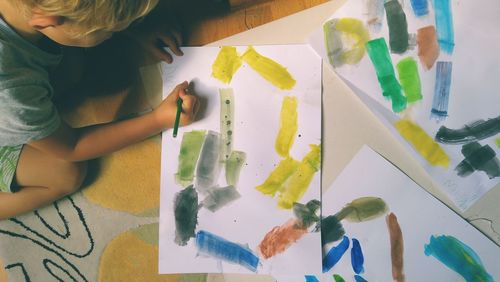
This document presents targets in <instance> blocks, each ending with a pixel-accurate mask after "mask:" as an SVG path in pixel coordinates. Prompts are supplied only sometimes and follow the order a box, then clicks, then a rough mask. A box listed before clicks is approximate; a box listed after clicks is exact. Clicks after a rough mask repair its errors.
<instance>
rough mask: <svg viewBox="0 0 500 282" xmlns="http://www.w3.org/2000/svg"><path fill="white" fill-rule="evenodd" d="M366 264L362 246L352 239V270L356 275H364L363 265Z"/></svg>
mask: <svg viewBox="0 0 500 282" xmlns="http://www.w3.org/2000/svg"><path fill="white" fill-rule="evenodd" d="M364 262H365V258H364V256H363V251H362V250H361V245H360V244H359V241H358V240H357V239H355V238H352V248H351V265H352V270H354V272H355V273H356V274H360V273H363V272H364V271H365V270H364V268H363V263H364Z"/></svg>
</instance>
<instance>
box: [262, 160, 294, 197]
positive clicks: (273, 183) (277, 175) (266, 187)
mask: <svg viewBox="0 0 500 282" xmlns="http://www.w3.org/2000/svg"><path fill="white" fill-rule="evenodd" d="M299 164H300V162H298V161H296V160H294V159H292V158H290V157H288V158H286V159H283V160H281V161H280V162H279V164H278V165H277V166H276V168H275V169H274V170H273V171H272V172H271V174H270V175H269V176H268V177H267V179H266V180H265V181H264V183H263V184H261V185H259V186H257V187H256V189H257V190H259V191H260V192H262V193H263V194H264V195H269V196H274V195H275V194H276V192H277V191H278V190H281V188H282V187H283V185H284V184H285V182H286V180H287V179H288V178H290V176H292V174H293V173H294V172H295V171H296V170H297V168H298V167H299Z"/></svg>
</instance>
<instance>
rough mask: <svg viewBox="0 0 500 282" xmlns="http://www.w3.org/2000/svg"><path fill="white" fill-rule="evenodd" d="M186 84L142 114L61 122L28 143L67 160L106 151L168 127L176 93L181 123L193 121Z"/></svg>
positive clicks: (193, 103)
mask: <svg viewBox="0 0 500 282" xmlns="http://www.w3.org/2000/svg"><path fill="white" fill-rule="evenodd" d="M187 87H188V83H187V82H184V83H182V84H179V85H177V87H176V88H175V89H174V90H173V91H172V93H170V95H169V96H168V97H167V98H165V100H164V101H163V102H162V103H161V104H160V106H158V107H157V108H156V109H155V110H153V111H152V112H150V113H147V114H145V115H143V116H140V117H137V118H132V119H128V120H124V121H120V122H115V123H110V124H104V125H95V126H89V127H85V128H81V129H73V128H70V127H69V126H68V125H66V124H63V125H61V127H60V128H59V129H58V130H57V131H56V132H54V133H53V134H52V135H50V136H48V137H46V138H43V139H41V140H38V141H34V142H31V143H29V145H30V146H33V147H34V148H36V149H38V150H40V151H43V152H46V153H49V154H52V155H55V156H56V157H58V158H60V159H63V160H67V161H83V160H88V159H93V158H96V157H100V156H102V155H106V154H109V153H111V152H114V151H117V150H119V149H121V148H123V147H126V146H128V145H131V144H134V143H136V142H139V141H141V140H144V139H146V138H148V137H150V136H152V135H155V134H158V133H160V132H161V131H163V130H165V129H167V128H171V127H172V126H173V124H174V120H175V113H176V109H177V107H176V101H177V99H178V98H179V97H180V98H181V99H182V100H183V103H182V113H181V119H180V123H181V125H186V124H190V123H191V122H193V120H194V116H195V114H196V110H197V109H196V108H197V100H196V97H195V96H192V95H187V94H186V92H185V89H187Z"/></svg>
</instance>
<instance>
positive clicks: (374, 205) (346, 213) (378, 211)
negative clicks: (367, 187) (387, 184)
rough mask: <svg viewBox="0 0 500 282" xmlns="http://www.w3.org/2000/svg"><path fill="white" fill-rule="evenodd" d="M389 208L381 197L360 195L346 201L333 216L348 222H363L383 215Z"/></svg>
mask: <svg viewBox="0 0 500 282" xmlns="http://www.w3.org/2000/svg"><path fill="white" fill-rule="evenodd" d="M388 210H389V208H388V206H387V204H386V203H385V202H384V200H382V199H381V198H377V197H362V198H358V199H355V200H354V201H352V202H350V203H348V204H347V205H346V206H345V207H344V208H342V210H340V211H339V212H338V213H337V214H335V217H336V218H337V220H338V221H341V220H343V219H345V220H347V221H349V222H364V221H368V220H372V219H375V218H378V217H381V216H383V215H384V214H386V213H387V211H388Z"/></svg>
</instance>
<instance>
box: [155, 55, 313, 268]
mask: <svg viewBox="0 0 500 282" xmlns="http://www.w3.org/2000/svg"><path fill="white" fill-rule="evenodd" d="M246 48H247V47H246V46H240V47H237V49H238V52H239V54H240V55H241V54H243V52H244V51H245V50H246ZM255 49H256V51H257V52H259V53H260V54H261V55H263V56H266V57H269V58H271V59H273V60H274V61H276V62H278V63H279V64H281V65H283V66H285V67H286V68H287V69H288V71H289V72H290V73H291V74H292V76H293V77H294V78H295V79H296V81H297V84H296V85H295V87H294V88H293V89H292V90H290V91H282V90H279V89H278V88H276V87H275V86H273V85H271V84H270V83H269V82H267V81H265V80H264V79H263V78H262V77H260V76H259V75H258V74H257V73H256V72H255V71H254V70H252V69H251V68H250V67H249V66H248V65H246V64H245V63H244V64H243V66H242V67H241V68H240V69H239V70H238V71H237V72H236V74H235V75H234V77H233V80H232V81H231V83H230V84H229V85H226V84H223V83H221V82H219V81H218V80H217V79H215V78H213V77H212V76H211V73H212V64H213V63H214V61H215V59H216V57H217V54H218V53H219V50H220V48H218V47H200V48H184V49H183V51H184V53H185V55H184V56H183V57H180V58H176V60H175V62H174V63H173V64H171V65H166V64H165V65H162V72H163V89H164V95H166V94H167V93H168V92H169V91H170V90H171V89H172V88H173V87H174V86H175V85H176V84H177V83H180V82H182V81H184V80H188V81H191V82H193V85H194V92H195V93H196V95H197V96H198V97H199V98H200V100H201V101H202V103H203V107H202V108H203V110H202V112H201V116H202V119H200V120H198V121H196V122H194V123H193V124H191V125H189V126H186V127H181V128H179V132H178V136H177V138H173V137H172V130H168V131H166V132H164V134H163V138H162V165H161V167H162V169H161V194H160V200H161V202H160V241H159V272H160V273H196V272H201V273H205V272H224V273H251V271H250V270H248V269H246V268H244V267H241V266H239V265H236V264H231V263H227V262H223V261H220V260H217V259H214V258H211V257H203V256H198V255H197V249H196V246H195V242H194V241H195V240H194V239H191V240H190V241H189V242H188V245H187V246H184V247H180V246H178V245H177V244H175V243H174V232H175V222H174V215H173V210H174V207H173V204H174V195H175V193H177V192H179V191H181V189H182V188H184V187H181V186H179V185H178V184H176V183H175V181H174V174H175V173H176V172H177V165H178V155H179V148H180V144H181V141H182V136H183V134H184V133H185V132H190V131H192V130H212V131H219V120H220V117H219V115H220V111H219V110H220V109H219V108H220V107H219V103H220V101H219V89H220V88H233V90H234V103H235V106H234V112H235V114H234V115H235V118H234V134H233V137H234V139H233V150H238V151H243V152H245V153H246V154H247V160H246V163H245V165H244V167H243V169H242V171H241V176H240V179H239V184H238V186H237V190H238V192H239V193H240V194H241V198H240V199H238V200H237V201H235V202H233V203H231V204H229V205H228V206H226V207H223V208H222V209H221V210H219V211H217V212H215V213H212V212H210V211H208V210H207V209H205V208H201V209H200V210H199V213H198V226H197V228H196V230H197V231H198V230H206V231H209V232H211V233H214V234H216V235H218V236H221V237H223V238H225V239H227V240H229V241H232V242H235V243H239V244H243V245H245V244H248V247H249V248H250V249H251V250H252V251H254V252H255V251H256V248H257V246H258V244H259V243H260V242H261V240H262V239H263V238H264V235H265V234H266V233H267V232H269V231H270V230H271V229H272V228H273V227H275V226H280V225H282V224H284V223H285V222H286V221H287V220H289V219H291V218H293V217H294V216H293V213H292V212H291V210H283V209H279V208H278V206H277V200H276V199H273V198H271V197H269V196H264V195H263V194H262V193H260V192H259V191H257V190H256V189H255V187H256V186H258V185H260V184H262V183H263V182H264V180H265V179H266V178H267V177H268V176H269V174H270V172H271V171H272V170H273V168H274V167H275V165H277V164H278V162H279V161H280V160H281V159H282V158H281V157H280V156H279V155H278V154H277V153H276V151H275V149H274V143H275V139H276V136H277V133H278V129H279V119H280V111H281V104H282V101H283V97H285V96H289V95H292V96H296V97H297V98H298V127H299V129H298V137H297V138H296V139H295V143H294V145H293V147H292V149H291V153H290V155H291V156H292V157H293V158H294V159H296V160H298V161H300V160H302V158H303V157H304V156H305V155H306V154H307V153H308V152H309V151H310V148H309V145H310V144H320V143H321V58H319V57H318V56H317V55H316V54H315V52H314V51H313V50H312V49H311V48H310V47H309V46H307V45H290V46H255ZM218 183H219V185H220V186H221V187H223V186H224V185H225V178H224V173H223V172H222V173H221V175H220V178H219V182H218ZM199 197H200V199H199V200H200V201H201V200H202V199H203V197H204V196H202V195H199ZM319 198H320V172H317V173H316V174H315V176H314V178H313V180H312V183H311V184H310V186H309V189H308V190H307V192H306V194H305V195H304V196H303V198H302V199H301V201H300V202H302V203H306V202H307V201H309V200H311V199H319ZM320 245H321V243H320V235H319V233H308V234H306V235H305V236H304V237H302V238H301V239H300V240H299V241H297V242H296V243H295V244H293V245H292V246H291V247H290V248H289V249H288V250H286V251H285V252H284V253H282V254H279V255H277V256H275V257H272V258H270V259H267V260H262V259H261V260H260V263H261V265H260V266H259V267H258V268H257V273H260V274H264V273H296V274H299V273H304V272H311V271H317V270H318V269H320V265H321V247H320Z"/></svg>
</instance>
